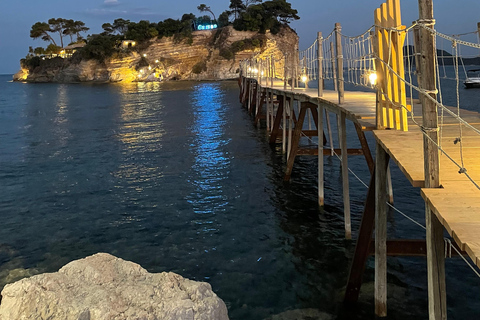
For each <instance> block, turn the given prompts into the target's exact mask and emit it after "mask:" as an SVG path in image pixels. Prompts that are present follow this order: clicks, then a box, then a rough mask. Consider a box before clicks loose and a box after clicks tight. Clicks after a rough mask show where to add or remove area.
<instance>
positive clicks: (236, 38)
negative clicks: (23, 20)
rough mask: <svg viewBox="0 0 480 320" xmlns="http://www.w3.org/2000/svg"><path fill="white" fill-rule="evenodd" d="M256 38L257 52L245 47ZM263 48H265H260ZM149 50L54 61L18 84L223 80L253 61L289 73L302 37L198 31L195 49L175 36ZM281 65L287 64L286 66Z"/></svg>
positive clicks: (287, 32) (22, 75)
mask: <svg viewBox="0 0 480 320" xmlns="http://www.w3.org/2000/svg"><path fill="white" fill-rule="evenodd" d="M252 39H254V41H256V42H254V43H255V44H257V46H255V47H251V46H250V47H248V46H243V47H242V45H243V44H244V42H248V41H250V43H251V41H252ZM258 43H260V45H258ZM143 47H144V48H145V49H142V50H138V52H136V51H131V52H124V53H122V54H118V55H117V56H116V57H115V58H111V59H109V60H107V61H105V62H103V63H100V62H98V61H95V60H81V59H74V58H72V59H62V58H54V59H51V60H50V61H47V60H48V59H47V60H45V61H42V64H41V65H40V66H37V67H35V68H34V69H33V70H28V69H27V67H24V66H22V70H21V71H19V72H18V73H17V74H16V75H15V76H14V80H17V81H28V82H89V81H92V82H93V81H96V82H116V81H126V82H131V81H150V80H152V81H156V80H158V79H159V78H162V79H176V80H180V79H182V80H222V79H233V78H236V77H238V72H239V62H240V60H242V59H247V58H251V57H253V56H260V57H261V56H274V57H275V58H276V60H277V63H278V64H279V66H278V68H277V69H278V70H282V68H283V58H284V56H285V55H287V54H290V53H293V52H294V51H295V50H296V48H298V36H297V34H296V33H295V32H294V31H293V30H292V29H290V28H289V27H284V28H282V30H281V31H280V32H279V33H278V34H276V35H273V34H271V33H269V32H267V33H266V34H258V33H256V32H245V31H236V30H234V29H233V28H232V27H225V28H222V29H218V30H205V31H195V32H193V41H192V42H191V44H189V43H186V42H185V41H182V42H180V43H176V42H175V41H174V39H173V37H169V38H162V39H155V40H151V41H150V42H149V43H148V44H147V45H145V46H143ZM280 64H281V65H280Z"/></svg>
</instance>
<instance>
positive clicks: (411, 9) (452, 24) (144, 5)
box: [0, 0, 480, 74]
mask: <svg viewBox="0 0 480 320" xmlns="http://www.w3.org/2000/svg"><path fill="white" fill-rule="evenodd" d="M289 2H290V3H291V4H292V7H293V8H295V9H297V10H298V12H299V16H300V17H301V19H300V20H298V21H295V22H293V23H292V24H291V26H292V28H294V29H295V30H296V31H297V33H298V34H299V35H300V49H304V48H306V47H308V46H309V45H310V43H311V42H313V40H314V39H315V37H316V32H317V31H322V32H323V33H324V35H327V34H328V33H330V31H331V30H332V29H333V26H334V24H335V22H340V23H341V24H342V27H343V30H342V33H344V34H346V35H351V36H354V35H358V34H360V33H363V32H364V31H365V30H367V29H368V28H369V27H370V26H371V25H373V10H374V9H375V8H376V7H378V6H379V5H380V4H381V3H382V2H383V1H382V0H329V1H326V0H290V1H289ZM200 3H205V4H207V5H209V6H210V7H211V8H212V10H213V11H214V12H215V13H216V15H217V17H218V15H219V14H220V13H221V12H223V11H224V10H226V9H228V5H229V3H230V1H229V0H81V1H68V0H42V1H38V0H0V48H1V51H0V74H11V73H15V72H17V71H18V70H19V60H20V58H23V57H25V55H26V54H27V53H28V47H29V46H33V47H37V46H43V47H46V45H47V43H46V42H44V41H42V40H35V41H34V40H33V39H31V38H30V36H29V34H30V28H31V26H32V25H33V24H34V23H35V22H37V21H42V22H46V21H47V20H48V19H49V18H66V19H74V20H81V21H83V22H85V23H86V26H87V27H89V28H90V30H89V32H88V33H99V32H101V31H102V29H101V25H102V23H104V22H113V20H114V19H116V18H124V19H129V20H131V21H139V20H150V21H152V22H158V21H161V20H164V19H166V18H170V17H171V18H175V19H178V18H180V17H181V16H182V14H183V13H190V12H191V13H194V14H195V15H200V13H199V12H198V11H197V9H196V8H197V6H198V5H199V4H200ZM434 10H435V18H436V21H437V25H436V29H437V30H438V31H440V32H442V33H446V34H460V33H465V32H471V31H476V29H477V22H480V0H459V1H452V0H434ZM417 18H418V2H417V0H403V1H402V21H403V24H404V25H407V26H408V25H410V24H411V22H412V21H413V20H416V19H417ZM468 40H470V41H475V42H476V41H477V40H476V37H471V38H470V39H468Z"/></svg>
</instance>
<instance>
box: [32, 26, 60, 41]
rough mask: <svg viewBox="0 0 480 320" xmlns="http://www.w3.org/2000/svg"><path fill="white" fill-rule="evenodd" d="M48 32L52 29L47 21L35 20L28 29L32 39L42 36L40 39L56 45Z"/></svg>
mask: <svg viewBox="0 0 480 320" xmlns="http://www.w3.org/2000/svg"><path fill="white" fill-rule="evenodd" d="M49 32H52V30H51V29H50V25H49V24H48V23H46V22H36V23H35V24H34V25H32V29H31V30H30V37H31V38H33V39H38V38H42V40H44V41H50V42H51V43H53V44H54V45H57V43H56V42H55V40H53V38H52V36H51V35H50V34H49Z"/></svg>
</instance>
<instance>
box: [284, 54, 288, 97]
mask: <svg viewBox="0 0 480 320" xmlns="http://www.w3.org/2000/svg"><path fill="white" fill-rule="evenodd" d="M287 61H288V59H287V56H286V55H285V61H284V63H283V90H287V82H288V81H287Z"/></svg>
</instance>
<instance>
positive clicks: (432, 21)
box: [417, 19, 436, 26]
mask: <svg viewBox="0 0 480 320" xmlns="http://www.w3.org/2000/svg"><path fill="white" fill-rule="evenodd" d="M435 22H436V21H435V19H418V20H417V23H420V24H423V25H426V26H434V25H435Z"/></svg>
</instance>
